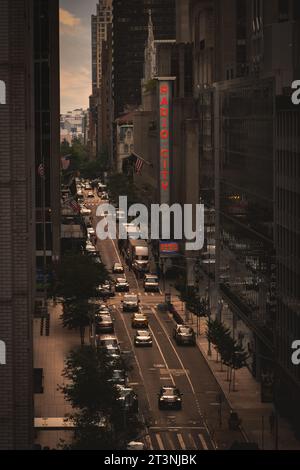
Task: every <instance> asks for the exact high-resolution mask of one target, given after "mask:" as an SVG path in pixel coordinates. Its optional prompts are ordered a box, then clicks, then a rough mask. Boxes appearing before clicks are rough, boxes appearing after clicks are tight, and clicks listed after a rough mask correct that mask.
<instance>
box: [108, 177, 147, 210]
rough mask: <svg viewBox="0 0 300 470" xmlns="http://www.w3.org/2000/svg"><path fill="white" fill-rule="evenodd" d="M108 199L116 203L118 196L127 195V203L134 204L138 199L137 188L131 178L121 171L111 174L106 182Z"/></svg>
mask: <svg viewBox="0 0 300 470" xmlns="http://www.w3.org/2000/svg"><path fill="white" fill-rule="evenodd" d="M107 188H108V192H109V195H110V199H111V201H112V202H113V203H115V204H116V203H118V201H119V196H127V198H128V205H132V204H135V203H137V202H140V201H139V197H138V190H137V188H136V186H135V185H134V183H133V181H132V179H131V178H129V177H128V176H127V175H125V174H123V173H115V174H113V175H111V176H110V177H109V179H108V183H107Z"/></svg>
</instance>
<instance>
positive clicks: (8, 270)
mask: <svg viewBox="0 0 300 470" xmlns="http://www.w3.org/2000/svg"><path fill="white" fill-rule="evenodd" d="M32 8H33V2H32V1H29V0H28V1H25V2H21V3H20V2H19V1H18V0H9V1H8V0H1V2H0V10H1V15H0V37H1V39H0V80H2V82H3V83H4V84H5V95H6V96H5V102H4V103H3V102H2V103H1V104H0V129H1V131H0V140H1V145H0V173H1V177H0V194H1V198H0V217H1V224H0V259H1V263H0V285H1V289H0V339H1V340H2V341H4V342H5V345H6V364H2V365H0V383H1V386H0V449H2V450H4V449H28V448H30V447H31V444H32V441H33V390H32V377H33V361H32V319H33V308H34V282H35V247H34V239H35V211H34V198H35V195H34V186H35V183H34V180H35V173H36V171H35V160H34V94H33V93H34V87H33V83H34V81H33V78H34V64H33V59H34V57H33V35H32V31H33V9H32Z"/></svg>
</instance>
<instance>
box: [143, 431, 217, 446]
mask: <svg viewBox="0 0 300 470" xmlns="http://www.w3.org/2000/svg"><path fill="white" fill-rule="evenodd" d="M203 431H204V430H203ZM203 431H202V432H201V429H191V430H180V429H175V430H173V431H170V430H155V429H150V432H149V434H148V435H147V436H145V438H144V440H145V445H146V448H147V449H148V450H209V449H212V446H211V444H209V442H207V439H206V438H205V436H204V432H203Z"/></svg>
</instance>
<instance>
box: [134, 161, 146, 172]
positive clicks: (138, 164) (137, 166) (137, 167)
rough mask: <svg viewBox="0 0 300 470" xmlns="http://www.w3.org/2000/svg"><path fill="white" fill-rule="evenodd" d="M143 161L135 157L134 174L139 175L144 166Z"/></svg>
mask: <svg viewBox="0 0 300 470" xmlns="http://www.w3.org/2000/svg"><path fill="white" fill-rule="evenodd" d="M144 163H145V162H144V160H142V159H141V158H139V157H137V158H136V162H135V172H136V173H138V174H140V173H141V172H142V169H143V166H144Z"/></svg>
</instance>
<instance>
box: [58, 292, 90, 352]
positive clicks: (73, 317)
mask: <svg viewBox="0 0 300 470" xmlns="http://www.w3.org/2000/svg"><path fill="white" fill-rule="evenodd" d="M94 308H95V306H94V305H93V304H91V303H89V302H88V301H87V300H82V301H80V300H76V301H74V300H73V299H72V300H69V299H67V300H65V301H64V302H63V313H62V314H61V316H60V318H61V320H62V324H63V327H64V328H69V329H70V330H72V329H74V330H77V329H79V333H80V339H81V345H84V336H85V329H86V327H87V326H89V325H90V323H91V321H92V318H93V313H94Z"/></svg>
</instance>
